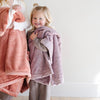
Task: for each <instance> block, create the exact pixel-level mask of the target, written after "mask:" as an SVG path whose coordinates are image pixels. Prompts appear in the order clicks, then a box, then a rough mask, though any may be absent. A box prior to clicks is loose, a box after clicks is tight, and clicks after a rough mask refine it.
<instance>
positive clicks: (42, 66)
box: [28, 26, 63, 85]
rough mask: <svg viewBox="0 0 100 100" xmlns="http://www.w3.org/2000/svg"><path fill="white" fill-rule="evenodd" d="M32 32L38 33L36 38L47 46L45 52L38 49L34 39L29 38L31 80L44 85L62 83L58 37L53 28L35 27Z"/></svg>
mask: <svg viewBox="0 0 100 100" xmlns="http://www.w3.org/2000/svg"><path fill="white" fill-rule="evenodd" d="M34 33H38V39H39V40H40V43H41V44H42V45H44V46H45V47H46V48H47V52H43V51H41V50H40V49H38V48H37V47H36V46H35V45H36V44H35V41H34V40H31V39H29V41H28V43H29V50H30V63H31V74H32V80H35V81H36V82H39V83H42V84H45V85H49V84H51V85H58V84H60V83H62V82H63V72H62V65H61V41H60V37H59V36H58V35H57V32H56V31H55V30H53V29H51V28H48V27H45V26H43V27H40V28H38V29H36V30H35V31H34ZM28 34H30V33H28Z"/></svg>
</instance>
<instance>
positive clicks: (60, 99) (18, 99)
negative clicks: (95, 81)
mask: <svg viewBox="0 0 100 100" xmlns="http://www.w3.org/2000/svg"><path fill="white" fill-rule="evenodd" d="M12 100H28V97H26V96H23V97H16V98H13V99H12ZM51 100H100V98H72V97H51Z"/></svg>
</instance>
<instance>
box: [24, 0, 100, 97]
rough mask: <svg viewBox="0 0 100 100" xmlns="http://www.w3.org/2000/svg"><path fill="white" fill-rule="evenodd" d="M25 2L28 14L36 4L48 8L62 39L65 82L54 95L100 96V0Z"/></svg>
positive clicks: (56, 88)
mask: <svg viewBox="0 0 100 100" xmlns="http://www.w3.org/2000/svg"><path fill="white" fill-rule="evenodd" d="M25 2H26V5H27V14H28V15H29V13H30V10H31V8H32V4H33V3H34V2H38V3H39V4H40V5H46V6H48V7H49V8H50V11H51V14H52V16H53V19H54V23H53V25H54V26H55V28H56V30H57V31H58V32H59V33H60V34H61V36H62V60H63V69H64V78H65V82H64V84H62V85H60V86H56V87H52V90H51V91H52V92H51V95H52V96H66V97H69V96H70V97H100V84H99V83H100V0H34V1H33V0H25ZM24 94H25V93H24ZM26 94H28V92H26Z"/></svg>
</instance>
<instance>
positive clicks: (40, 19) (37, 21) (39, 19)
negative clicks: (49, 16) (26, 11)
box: [32, 11, 46, 28]
mask: <svg viewBox="0 0 100 100" xmlns="http://www.w3.org/2000/svg"><path fill="white" fill-rule="evenodd" d="M45 24H46V18H45V16H44V14H43V12H42V11H36V12H34V14H33V17H32V25H33V26H34V27H35V28H39V27H41V26H45Z"/></svg>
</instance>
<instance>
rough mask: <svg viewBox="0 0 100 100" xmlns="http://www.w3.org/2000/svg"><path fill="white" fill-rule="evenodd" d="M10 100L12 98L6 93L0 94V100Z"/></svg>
mask: <svg viewBox="0 0 100 100" xmlns="http://www.w3.org/2000/svg"><path fill="white" fill-rule="evenodd" d="M11 99H12V96H10V95H8V94H6V93H3V92H0V100H11Z"/></svg>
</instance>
